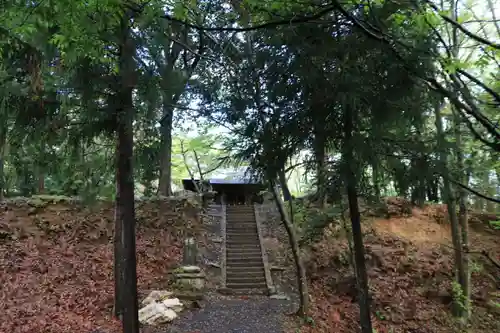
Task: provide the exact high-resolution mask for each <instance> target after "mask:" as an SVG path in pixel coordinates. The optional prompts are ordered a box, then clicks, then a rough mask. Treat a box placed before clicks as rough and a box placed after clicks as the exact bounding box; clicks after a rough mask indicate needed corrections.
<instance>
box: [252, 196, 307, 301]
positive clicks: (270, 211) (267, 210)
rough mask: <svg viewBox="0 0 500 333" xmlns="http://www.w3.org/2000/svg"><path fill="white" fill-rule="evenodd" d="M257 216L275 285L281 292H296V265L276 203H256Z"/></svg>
mask: <svg viewBox="0 0 500 333" xmlns="http://www.w3.org/2000/svg"><path fill="white" fill-rule="evenodd" d="M255 214H256V218H257V219H258V221H259V224H260V227H261V233H262V238H263V246H264V248H265V250H266V256H267V261H268V268H269V269H270V271H271V278H272V281H273V286H274V288H275V289H276V291H277V292H279V293H295V291H296V290H297V282H296V275H295V272H296V270H295V265H294V261H293V256H292V252H291V247H290V242H289V239H288V234H287V232H286V229H285V227H284V225H283V223H282V222H281V217H280V214H279V212H278V209H277V207H276V204H274V203H264V204H256V205H255Z"/></svg>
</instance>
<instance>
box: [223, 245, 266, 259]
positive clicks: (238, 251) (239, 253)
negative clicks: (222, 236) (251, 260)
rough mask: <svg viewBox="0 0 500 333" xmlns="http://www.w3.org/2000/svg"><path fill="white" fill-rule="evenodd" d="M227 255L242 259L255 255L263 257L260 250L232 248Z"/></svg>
mask: <svg viewBox="0 0 500 333" xmlns="http://www.w3.org/2000/svg"><path fill="white" fill-rule="evenodd" d="M227 253H228V254H231V255H232V256H241V257H244V256H249V257H251V256H254V255H258V256H261V255H262V253H261V251H260V248H257V247H256V248H254V249H248V250H247V249H238V248H231V249H227Z"/></svg>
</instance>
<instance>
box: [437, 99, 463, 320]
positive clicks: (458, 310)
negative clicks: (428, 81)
mask: <svg viewBox="0 0 500 333" xmlns="http://www.w3.org/2000/svg"><path fill="white" fill-rule="evenodd" d="M435 114H436V131H437V143H438V150H439V164H440V169H439V171H440V172H441V174H442V175H443V177H442V178H443V189H442V190H443V199H444V202H445V203H446V206H447V208H448V218H449V220H450V224H451V238H452V241H453V249H454V253H455V275H456V277H457V280H458V283H459V284H460V287H461V288H462V291H463V290H464V289H463V288H464V286H463V281H462V277H463V276H464V267H463V263H464V261H463V258H462V240H461V235H460V226H459V222H458V219H457V213H456V203H455V198H454V191H453V189H452V188H451V184H450V181H449V179H448V175H449V169H448V151H447V148H446V147H447V145H446V138H445V134H444V130H443V122H442V117H441V105H438V104H437V105H436V106H435ZM463 310H464V309H463V306H462V304H461V300H459V299H456V302H455V304H454V311H453V314H454V315H456V316H460V317H461V316H462V315H463Z"/></svg>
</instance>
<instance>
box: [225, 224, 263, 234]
mask: <svg viewBox="0 0 500 333" xmlns="http://www.w3.org/2000/svg"><path fill="white" fill-rule="evenodd" d="M226 232H227V233H241V232H243V233H245V232H255V233H257V226H255V225H253V227H248V228H246V227H226Z"/></svg>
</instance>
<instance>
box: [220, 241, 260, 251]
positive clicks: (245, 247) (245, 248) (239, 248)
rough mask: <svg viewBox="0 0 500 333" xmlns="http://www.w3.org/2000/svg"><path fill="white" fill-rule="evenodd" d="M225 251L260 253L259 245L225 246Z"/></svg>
mask: <svg viewBox="0 0 500 333" xmlns="http://www.w3.org/2000/svg"><path fill="white" fill-rule="evenodd" d="M226 249H227V251H236V252H238V251H244V252H261V248H260V244H258V243H255V244H236V245H235V244H226Z"/></svg>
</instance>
